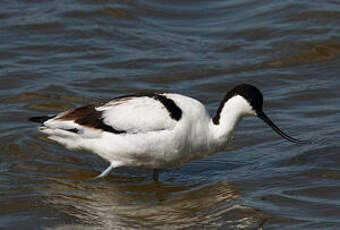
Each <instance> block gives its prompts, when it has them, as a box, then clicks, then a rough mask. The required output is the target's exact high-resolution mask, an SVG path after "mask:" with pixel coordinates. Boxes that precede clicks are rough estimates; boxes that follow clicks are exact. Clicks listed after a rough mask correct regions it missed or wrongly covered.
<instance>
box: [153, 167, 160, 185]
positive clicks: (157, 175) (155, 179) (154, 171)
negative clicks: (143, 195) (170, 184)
mask: <svg viewBox="0 0 340 230" xmlns="http://www.w3.org/2000/svg"><path fill="white" fill-rule="evenodd" d="M158 178H159V169H153V175H152V179H153V180H154V181H155V182H158Z"/></svg>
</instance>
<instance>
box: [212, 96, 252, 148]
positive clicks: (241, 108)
mask: <svg viewBox="0 0 340 230" xmlns="http://www.w3.org/2000/svg"><path fill="white" fill-rule="evenodd" d="M247 115H256V112H255V111H254V110H253V109H252V107H251V106H250V104H249V103H248V101H247V100H245V99H244V98H243V97H242V96H240V95H237V96H234V97H232V98H230V99H229V100H228V101H226V102H225V103H224V106H223V108H222V110H221V112H220V117H219V124H214V123H213V121H211V131H212V136H213V139H214V141H215V142H217V143H225V144H227V141H228V140H229V139H230V138H231V135H232V133H233V131H234V129H235V128H236V127H237V125H238V123H239V122H240V120H241V119H242V117H244V116H247Z"/></svg>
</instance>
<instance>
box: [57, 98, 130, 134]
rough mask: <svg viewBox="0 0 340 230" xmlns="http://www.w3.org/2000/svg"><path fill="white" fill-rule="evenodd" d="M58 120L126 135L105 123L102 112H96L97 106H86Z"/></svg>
mask: <svg viewBox="0 0 340 230" xmlns="http://www.w3.org/2000/svg"><path fill="white" fill-rule="evenodd" d="M57 119H58V120H65V121H67V120H73V121H74V122H75V123H77V124H79V125H84V126H87V127H92V128H95V129H101V130H103V131H106V132H111V133H115V134H121V133H126V131H124V130H117V129H115V128H113V127H111V126H109V125H107V124H105V123H104V122H103V118H102V112H101V111H98V110H96V105H94V104H91V105H86V106H82V107H79V108H75V109H73V110H71V111H70V112H68V113H66V114H64V115H63V116H61V117H58V118H57Z"/></svg>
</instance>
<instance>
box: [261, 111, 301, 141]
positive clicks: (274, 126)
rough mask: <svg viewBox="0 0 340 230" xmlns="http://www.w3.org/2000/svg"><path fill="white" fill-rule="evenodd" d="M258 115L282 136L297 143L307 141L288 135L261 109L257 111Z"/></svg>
mask: <svg viewBox="0 0 340 230" xmlns="http://www.w3.org/2000/svg"><path fill="white" fill-rule="evenodd" d="M257 116H258V117H259V118H261V119H262V120H263V121H264V122H266V123H267V124H268V125H269V126H270V127H271V128H272V129H273V130H274V131H275V132H276V133H277V134H279V135H280V136H281V137H283V138H285V139H286V140H288V141H290V142H293V143H296V144H306V143H307V142H305V141H300V140H298V139H295V138H293V137H290V136H288V135H287V134H285V133H284V132H283V131H282V130H281V129H279V127H277V126H276V125H275V124H274V123H273V122H272V121H271V120H270V119H269V117H267V115H266V114H265V113H264V112H262V111H259V112H257Z"/></svg>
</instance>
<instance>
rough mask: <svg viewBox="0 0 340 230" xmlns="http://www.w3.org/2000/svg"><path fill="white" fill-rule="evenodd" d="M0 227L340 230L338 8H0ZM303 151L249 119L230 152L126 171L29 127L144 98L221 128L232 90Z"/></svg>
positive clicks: (102, 0)
mask: <svg viewBox="0 0 340 230" xmlns="http://www.w3.org/2000/svg"><path fill="white" fill-rule="evenodd" d="M0 20H1V23H0V31H1V33H0V51H1V52H0V111H1V112H0V124H1V126H0V172H1V176H0V181H1V183H0V202H1V206H0V229H84V228H88V229H150V228H151V229H259V228H264V229H337V228H340V218H339V217H340V214H339V213H340V201H339V200H340V196H339V192H340V168H339V162H340V158H339V153H340V151H339V138H340V128H339V124H340V116H339V110H340V109H339V108H340V101H339V96H340V95H339V89H340V88H339V86H340V80H339V79H340V78H339V74H340V68H339V66H340V30H339V28H340V27H339V24H340V4H339V2H338V1H332V0H327V1H323V2H322V3H320V2H316V1H304V0H302V1H293V0H292V1H282V2H278V1H264V0H263V1H254V0H247V1H242V2H240V1H236V0H231V1H222V0H212V1H184V2H183V1H155V0H152V1H134V0H129V1H111V0H86V1H79V0H72V1H60V0H58V1H57V0H55V1H41V0H36V1H28V0H15V1H9V0H5V1H1V3H0ZM244 82H245V83H249V84H254V85H256V86H257V87H258V88H260V89H261V91H262V92H263V94H264V98H265V105H264V106H265V111H266V112H267V114H268V115H269V116H270V117H271V118H272V119H273V120H274V121H275V122H276V123H277V124H278V126H280V127H281V128H282V129H283V130H285V131H286V132H287V133H288V134H290V135H292V136H294V137H297V138H299V139H305V140H307V139H308V140H313V141H314V143H313V144H310V145H296V144H292V143H290V142H287V141H285V140H283V139H281V138H280V137H279V136H278V135H277V134H275V133H274V132H273V131H272V130H271V129H270V128H269V127H267V126H266V125H265V124H264V123H263V122H262V121H261V120H259V119H255V118H247V119H245V120H243V121H242V122H241V124H240V127H239V128H238V130H237V132H236V134H235V137H234V140H233V142H232V144H231V145H230V147H229V148H228V149H227V150H226V151H224V152H220V153H217V154H215V155H213V156H210V157H207V158H204V159H201V160H197V161H193V162H190V163H187V164H185V165H183V166H181V167H178V168H173V169H167V170H165V171H164V172H162V174H161V176H160V183H155V182H153V181H152V177H151V175H152V171H151V170H148V169H138V168H119V169H116V170H113V171H112V172H111V173H110V175H109V176H107V177H105V178H104V179H100V180H93V179H92V177H93V176H95V175H97V174H98V173H100V172H101V171H102V170H104V169H105V168H106V167H107V166H108V163H107V162H105V161H104V160H102V159H101V158H99V157H98V156H96V155H94V154H91V153H88V152H82V151H80V152H72V151H69V150H66V149H64V148H63V147H62V146H59V145H58V144H56V143H54V142H51V141H49V140H47V139H46V137H44V136H43V135H41V134H39V133H38V131H37V129H36V124H33V123H29V122H27V118H28V117H30V116H34V115H37V114H38V115H40V114H50V113H55V112H59V111H63V110H65V109H68V108H72V107H74V106H78V105H82V104H85V103H89V102H94V101H105V100H109V99H110V98H112V97H115V96H119V95H123V94H130V93H136V92H137V93H138V92H151V91H167V92H176V93H183V94H186V95H189V96H192V97H195V98H197V99H199V100H200V101H202V102H203V103H204V104H206V106H207V108H208V110H209V112H211V114H212V115H213V114H214V113H215V110H216V108H217V106H218V104H219V101H220V100H221V98H222V97H223V96H224V94H225V93H226V92H227V91H228V90H229V89H231V88H232V87H233V86H235V85H237V84H239V83H244Z"/></svg>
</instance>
